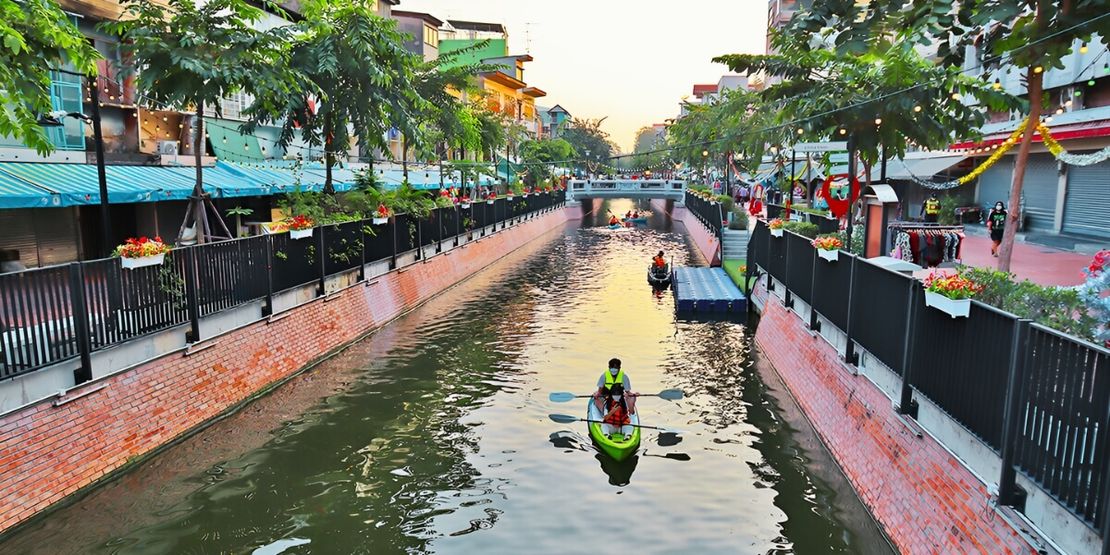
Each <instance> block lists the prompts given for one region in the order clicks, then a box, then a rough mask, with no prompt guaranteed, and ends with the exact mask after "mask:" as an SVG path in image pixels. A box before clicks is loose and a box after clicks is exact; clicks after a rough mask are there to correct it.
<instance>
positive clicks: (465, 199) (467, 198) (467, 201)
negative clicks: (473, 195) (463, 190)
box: [459, 195, 470, 204]
mask: <svg viewBox="0 0 1110 555" xmlns="http://www.w3.org/2000/svg"><path fill="white" fill-rule="evenodd" d="M459 202H461V203H463V204H470V195H463V196H462V198H460V199H459Z"/></svg>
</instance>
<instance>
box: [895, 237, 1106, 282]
mask: <svg viewBox="0 0 1110 555" xmlns="http://www.w3.org/2000/svg"><path fill="white" fill-rule="evenodd" d="M960 256H962V257H963V262H964V264H965V265H968V266H975V267H979V268H998V259H997V258H995V257H993V256H991V240H990V238H988V237H984V236H981V235H974V234H970V233H969V234H967V236H966V237H965V238H964V240H963V246H962V247H961V249H960ZM1091 258H1092V257H1091V256H1090V255H1086V254H1078V253H1074V252H1070V251H1062V250H1059V249H1054V248H1052V247H1045V246H1042V245H1034V244H1032V243H1022V242H1016V243H1014V253H1013V257H1012V258H1011V259H1010V271H1011V272H1012V273H1014V274H1015V275H1016V276H1017V279H1018V280H1023V279H1028V280H1030V281H1032V282H1034V283H1037V284H1040V285H1063V286H1072V285H1079V284H1080V283H1083V281H1084V280H1085V279H1086V278H1085V276H1084V275H1083V268H1086V267H1087V265H1089V264H1090V263H1091ZM929 272H930V271H929V270H923V271H920V272H917V273H916V274H915V275H919V276H926V275H928V274H929Z"/></svg>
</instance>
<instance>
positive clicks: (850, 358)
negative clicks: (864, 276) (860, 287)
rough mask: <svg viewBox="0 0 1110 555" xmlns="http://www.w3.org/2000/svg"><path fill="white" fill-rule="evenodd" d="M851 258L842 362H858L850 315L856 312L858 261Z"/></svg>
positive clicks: (853, 257)
mask: <svg viewBox="0 0 1110 555" xmlns="http://www.w3.org/2000/svg"><path fill="white" fill-rule="evenodd" d="M849 260H851V261H852V262H851V265H852V269H851V270H850V271H849V272H848V321H847V323H846V324H845V325H844V337H845V338H846V341H845V342H844V362H846V363H848V364H859V355H858V354H856V346H855V345H854V344H853V343H852V320H854V318H853V317H852V316H853V315H855V313H856V308H855V307H856V298H855V291H856V264H859V263H860V261H859V259H858V258H857V257H855V256H854V255H853V256H851V257H849Z"/></svg>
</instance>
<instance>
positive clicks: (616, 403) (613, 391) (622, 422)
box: [601, 382, 635, 436]
mask: <svg viewBox="0 0 1110 555" xmlns="http://www.w3.org/2000/svg"><path fill="white" fill-rule="evenodd" d="M630 399H631V397H629V396H626V395H625V394H624V386H623V385H621V384H620V383H619V382H618V383H615V384H613V387H612V388H610V390H609V395H608V396H607V397H606V398H605V411H604V412H605V416H603V417H602V421H603V422H604V424H602V425H601V432H602V433H604V434H605V435H607V436H612V435H613V434H614V433H615V432H618V431H619V432H620V433H621V434H623V435H626V436H627V435H631V434H632V426H629V425H628V424H630V423H632V419H631V418H629V417H628V416H629V415H630V414H633V413H634V411H635V409H634V408H633V407H630V406H629V404H630V403H629V402H628V401H629V400H630Z"/></svg>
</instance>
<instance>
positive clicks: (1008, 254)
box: [998, 67, 1044, 272]
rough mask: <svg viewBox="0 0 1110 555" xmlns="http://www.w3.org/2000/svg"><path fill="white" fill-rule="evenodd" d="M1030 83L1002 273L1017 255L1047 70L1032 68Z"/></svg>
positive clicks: (1004, 238) (1001, 256) (1001, 253)
mask: <svg viewBox="0 0 1110 555" xmlns="http://www.w3.org/2000/svg"><path fill="white" fill-rule="evenodd" d="M1027 82H1028V83H1029V124H1028V125H1026V126H1025V133H1024V134H1022V136H1021V147H1020V148H1018V155H1017V160H1015V161H1014V180H1013V182H1012V184H1011V185H1010V203H1009V205H1007V206H1006V209H1007V210H1008V216H1007V221H1006V227H1005V228H1004V229H1003V231H1002V248H1001V249H1000V250H999V253H998V269H999V270H1002V271H1003V272H1009V271H1010V260H1011V258H1012V257H1013V254H1014V239H1015V238H1016V237H1017V228H1018V223H1019V222H1021V218H1022V214H1021V188H1022V185H1024V182H1025V167H1026V166H1027V165H1028V163H1029V147H1030V146H1031V145H1032V144H1033V134H1034V133H1036V131H1037V124H1038V123H1039V122H1040V121H1041V111H1042V108H1041V102H1042V99H1041V95H1042V94H1043V84H1044V73H1037V72H1035V71H1033V68H1032V67H1030V68H1029V69H1028V76H1027Z"/></svg>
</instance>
